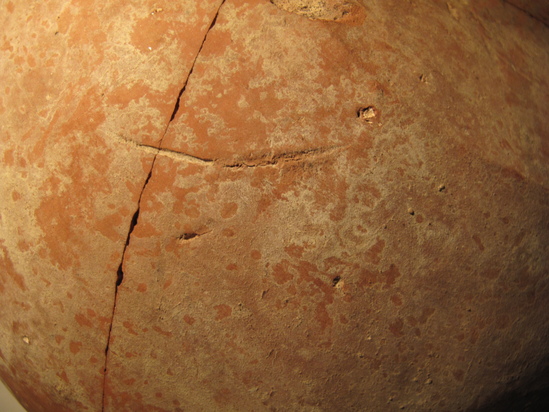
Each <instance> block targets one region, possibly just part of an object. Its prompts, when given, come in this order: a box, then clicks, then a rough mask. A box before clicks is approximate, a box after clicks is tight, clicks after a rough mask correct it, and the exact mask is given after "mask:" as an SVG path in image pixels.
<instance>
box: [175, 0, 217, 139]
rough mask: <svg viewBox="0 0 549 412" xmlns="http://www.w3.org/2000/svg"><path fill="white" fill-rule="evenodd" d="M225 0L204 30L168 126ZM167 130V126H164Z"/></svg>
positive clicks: (176, 110)
mask: <svg viewBox="0 0 549 412" xmlns="http://www.w3.org/2000/svg"><path fill="white" fill-rule="evenodd" d="M225 1H226V0H222V1H221V4H220V5H219V7H218V8H217V11H216V12H215V16H214V18H213V20H212V22H211V24H210V27H209V28H208V30H207V31H206V35H205V36H204V39H203V40H202V44H201V45H200V48H199V49H198V53H196V56H195V57H194V60H193V63H192V65H191V70H190V71H189V74H188V75H187V78H186V79H185V83H183V87H182V88H181V90H180V91H179V95H178V96H177V101H176V102H175V107H174V108H173V112H172V115H171V117H170V121H169V123H168V127H169V126H170V123H171V122H172V121H173V119H175V116H176V114H177V112H178V111H179V104H180V103H181V96H183V93H185V90H187V84H188V83H189V79H190V77H191V74H193V70H194V66H195V64H196V61H197V60H198V56H199V55H200V52H201V51H202V48H203V47H204V44H205V43H206V40H207V39H208V34H209V33H210V30H212V29H213V27H214V26H215V23H217V16H219V10H221V7H223V4H225ZM166 130H167V128H166Z"/></svg>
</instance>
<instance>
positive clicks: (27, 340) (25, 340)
mask: <svg viewBox="0 0 549 412" xmlns="http://www.w3.org/2000/svg"><path fill="white" fill-rule="evenodd" d="M23 342H25V343H26V344H27V345H30V339H29V337H28V336H23Z"/></svg>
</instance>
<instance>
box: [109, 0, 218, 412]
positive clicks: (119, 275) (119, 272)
mask: <svg viewBox="0 0 549 412" xmlns="http://www.w3.org/2000/svg"><path fill="white" fill-rule="evenodd" d="M225 1H226V0H222V1H221V3H220V4H219V7H218V8H217V10H216V12H215V15H214V18H213V19H212V22H211V24H210V26H209V28H208V30H207V31H206V34H205V35H204V39H203V40H202V43H201V44H200V47H199V49H198V52H197V53H196V56H195V57H194V60H193V62H192V64H191V69H190V70H189V73H188V74H187V77H186V78H185V82H184V83H183V87H182V88H181V90H180V91H179V95H178V96H177V101H176V103H175V106H174V109H173V112H172V115H171V116H170V120H169V121H168V124H167V125H166V128H165V130H164V133H163V134H162V137H161V138H160V141H159V145H158V146H159V147H157V148H155V149H156V153H155V155H154V157H153V159H152V162H151V167H150V169H149V173H148V175H147V178H146V179H145V182H144V184H143V187H142V188H141V193H139V199H138V201H137V209H136V211H135V213H134V214H133V216H132V220H131V222H130V227H129V230H128V235H127V236H126V243H125V244H124V248H123V249H122V257H121V259H120V265H119V266H118V270H117V272H116V284H115V288H114V302H113V307H112V313H111V320H110V325H109V332H108V334H107V344H106V346H105V363H104V366H103V388H102V397H101V411H102V412H104V410H105V395H106V384H107V365H108V360H109V349H110V343H111V333H112V327H113V323H114V315H115V312H116V304H117V301H118V288H119V287H120V285H121V284H122V282H123V281H124V267H123V266H124V260H125V257H126V250H127V249H128V246H129V245H130V240H131V235H132V232H133V231H134V229H135V227H136V226H137V222H138V220H139V213H140V210H141V199H142V197H143V193H144V192H145V189H146V188H147V185H148V184H149V181H150V179H151V176H152V173H153V169H154V165H155V163H156V157H157V156H158V154H159V153H160V151H161V150H163V149H161V147H162V141H163V140H164V137H165V136H166V133H167V132H168V129H169V127H170V124H171V122H172V121H173V119H174V118H175V116H176V114H177V112H178V111H179V105H180V102H181V97H182V96H183V93H184V92H185V90H186V89H187V84H188V82H189V78H190V76H191V74H192V73H193V70H194V66H195V64H196V61H197V60H198V56H199V55H200V52H201V51H202V48H203V47H204V43H206V39H207V38H208V34H209V33H210V30H211V29H212V28H213V27H214V26H215V23H216V22H217V17H218V16H219V11H220V10H221V7H222V6H223V4H225ZM136 144H137V143H136ZM138 146H139V145H138ZM141 146H143V147H149V148H153V146H147V145H141ZM196 159H198V158H196ZM200 160H202V159H200ZM203 161H206V160H203Z"/></svg>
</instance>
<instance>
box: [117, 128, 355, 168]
mask: <svg viewBox="0 0 549 412" xmlns="http://www.w3.org/2000/svg"><path fill="white" fill-rule="evenodd" d="M119 138H120V139H121V140H122V141H124V142H125V143H128V144H132V145H134V146H136V147H137V148H139V149H141V150H145V151H149V152H151V153H154V154H155V156H156V155H163V156H168V157H171V158H173V159H176V160H184V161H187V162H192V163H197V164H203V165H207V164H210V165H216V166H221V167H227V168H247V167H261V166H276V165H279V164H281V163H287V162H298V161H308V160H313V159H315V158H318V157H321V156H325V155H330V154H333V153H336V152H339V151H341V150H342V149H346V148H348V147H349V146H346V145H332V146H325V147H314V148H310V149H303V150H293V151H287V152H281V153H266V154H262V155H258V156H254V157H248V158H244V159H242V160H233V161H231V160H228V159H213V158H205V157H199V156H194V155H191V154H189V153H184V152H179V151H177V150H172V149H167V148H162V147H157V146H152V145H147V144H143V143H138V142H136V141H133V140H129V139H126V138H124V137H121V136H119Z"/></svg>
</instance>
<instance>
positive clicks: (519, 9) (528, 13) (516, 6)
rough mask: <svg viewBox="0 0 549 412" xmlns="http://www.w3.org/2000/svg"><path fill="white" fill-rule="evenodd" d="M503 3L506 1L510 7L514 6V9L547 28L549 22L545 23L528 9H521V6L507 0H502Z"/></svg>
mask: <svg viewBox="0 0 549 412" xmlns="http://www.w3.org/2000/svg"><path fill="white" fill-rule="evenodd" d="M503 2H504V3H507V4H508V5H509V6H511V7H514V8H515V9H517V10H518V11H520V12H522V13H524V14H526V15H527V16H528V17H530V18H532V19H534V20H535V21H537V22H539V23H541V24H543V25H544V26H545V27H547V28H549V24H547V23H546V22H545V21H543V20H542V19H540V18H539V17H537V16H535V15H533V14H532V13H531V12H529V11H528V10H526V9H523V8H522V7H520V6H518V5H516V4H515V3H513V2H511V1H509V0H503Z"/></svg>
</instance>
